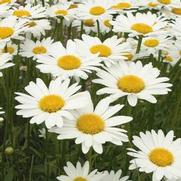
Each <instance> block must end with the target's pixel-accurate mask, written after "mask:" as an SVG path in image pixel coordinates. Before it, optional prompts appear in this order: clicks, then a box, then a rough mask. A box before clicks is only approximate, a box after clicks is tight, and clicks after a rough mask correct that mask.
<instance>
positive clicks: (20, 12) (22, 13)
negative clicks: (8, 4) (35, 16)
mask: <svg viewBox="0 0 181 181" xmlns="http://www.w3.org/2000/svg"><path fill="white" fill-rule="evenodd" d="M13 16H16V17H19V18H20V17H29V16H31V14H30V12H29V11H27V10H15V11H14V12H13Z"/></svg>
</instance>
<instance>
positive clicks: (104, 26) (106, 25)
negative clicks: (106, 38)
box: [94, 15, 113, 33]
mask: <svg viewBox="0 0 181 181" xmlns="http://www.w3.org/2000/svg"><path fill="white" fill-rule="evenodd" d="M112 19H113V16H112V15H107V16H104V17H103V18H101V19H100V20H99V26H100V32H102V33H109V32H110V31H111V30H112V24H111V21H112ZM94 32H96V33H97V27H96V30H94Z"/></svg>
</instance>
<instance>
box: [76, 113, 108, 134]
mask: <svg viewBox="0 0 181 181" xmlns="http://www.w3.org/2000/svg"><path fill="white" fill-rule="evenodd" d="M76 126H77V129H78V130H79V131H81V132H83V133H85V134H91V135H94V134H97V133H100V132H101V131H103V130H104V127H105V123H104V120H103V119H102V118H101V117H100V116H98V115H96V114H93V113H92V114H83V115H81V116H80V117H79V118H78V119H77V125H76Z"/></svg>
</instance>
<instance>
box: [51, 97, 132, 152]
mask: <svg viewBox="0 0 181 181" xmlns="http://www.w3.org/2000/svg"><path fill="white" fill-rule="evenodd" d="M110 103H111V101H110V99H104V100H102V101H100V102H99V103H98V104H97V106H96V107H95V108H94V106H93V102H92V101H91V99H90V101H89V104H87V106H86V107H84V108H83V109H79V110H76V111H73V112H72V114H73V116H74V119H72V120H66V121H65V123H64V126H63V127H62V128H56V127H54V128H52V129H50V132H55V133H58V134H59V136H58V137H57V138H58V139H60V140H64V139H73V138H75V143H76V144H82V152H83V153H84V154H86V153H87V152H88V151H89V150H90V148H91V147H93V149H94V150H95V151H96V152H97V153H99V154H102V153H103V144H104V143H106V142H111V143H113V144H116V145H122V144H123V142H127V141H128V136H127V135H126V132H127V131H125V130H124V129H120V128H118V127H116V126H120V125H123V124H125V123H128V122H130V121H131V120H132V117H128V116H120V115H119V116H113V115H115V114H116V113H118V112H119V111H120V110H121V109H122V107H123V105H120V104H117V105H115V106H110Z"/></svg>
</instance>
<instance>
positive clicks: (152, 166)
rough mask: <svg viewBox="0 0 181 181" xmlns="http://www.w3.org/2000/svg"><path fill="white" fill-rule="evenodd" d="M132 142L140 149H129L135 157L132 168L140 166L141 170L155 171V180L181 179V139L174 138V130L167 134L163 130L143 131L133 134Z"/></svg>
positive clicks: (131, 162) (129, 152)
mask: <svg viewBox="0 0 181 181" xmlns="http://www.w3.org/2000/svg"><path fill="white" fill-rule="evenodd" d="M132 142H133V144H134V145H135V146H136V147H137V148H138V150H136V149H133V148H130V149H129V151H128V155H130V156H132V157H134V158H133V159H132V160H131V161H130V164H131V165H130V167H129V169H130V170H133V169H136V168H138V169H139V171H140V172H146V173H153V177H152V180H153V181H161V180H162V178H167V179H171V180H174V179H181V172H180V170H181V139H176V140H174V132H173V131H170V132H168V133H167V134H166V135H164V133H163V131H162V130H159V131H158V132H155V131H154V130H152V131H151V132H150V131H146V133H143V132H141V133H140V136H133V141H132Z"/></svg>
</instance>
